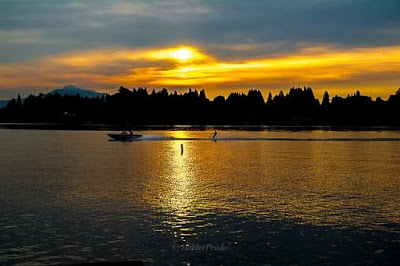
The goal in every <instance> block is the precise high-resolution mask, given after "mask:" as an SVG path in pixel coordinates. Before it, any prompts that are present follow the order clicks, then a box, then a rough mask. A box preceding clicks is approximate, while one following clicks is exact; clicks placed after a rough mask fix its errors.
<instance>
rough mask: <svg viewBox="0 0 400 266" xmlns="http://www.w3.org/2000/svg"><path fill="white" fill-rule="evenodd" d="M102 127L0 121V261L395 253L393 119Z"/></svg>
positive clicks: (398, 139) (276, 260)
mask: <svg viewBox="0 0 400 266" xmlns="http://www.w3.org/2000/svg"><path fill="white" fill-rule="evenodd" d="M106 133H107V132H105V131H56V130H54V131H51V130H11V129H1V130H0V145H1V153H0V203H1V209H0V265H8V264H21V265H30V264H32V265H41V264H43V265H48V264H60V263H71V264H73V263H86V262H100V261H128V260H129V261H130V260H142V261H145V262H150V263H151V262H153V263H154V264H156V265H158V264H171V265H177V264H181V263H182V264H185V265H186V264H188V263H190V264H196V263H211V264H228V265H229V264H238V263H243V264H272V265H276V264H279V265H282V264H283V265H287V264H300V265H301V264H358V265H365V264H388V265H391V264H396V263H398V262H399V259H400V256H399V251H400V199H399V192H400V191H399V190H400V164H399V162H400V132H398V131H318V130H316V131H296V132H290V131H279V130H277V131H228V130H227V131H219V132H218V135H217V140H216V141H212V140H210V136H211V135H212V133H213V131H211V130H210V131H168V130H165V131H142V133H143V134H146V136H145V137H144V138H143V139H142V140H140V141H133V142H117V141H110V140H109V138H108V136H107V135H106ZM181 144H183V154H182V153H181Z"/></svg>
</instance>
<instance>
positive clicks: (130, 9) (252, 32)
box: [0, 0, 400, 62]
mask: <svg viewBox="0 0 400 266" xmlns="http://www.w3.org/2000/svg"><path fill="white" fill-rule="evenodd" d="M399 14H400V1H398V0H382V1H377V0H355V1H354V0H353V1H348V0H329V1H328V0H302V1H296V0H265V1H261V0H253V1H242V0H240V1H239V0H230V1H211V0H208V1H195V0H191V1H63V0H59V1H50V0H47V1H33V0H31V1H15V0H0V50H1V51H2V52H1V53H2V55H1V59H0V60H1V61H3V62H12V61H20V60H27V59H33V58H35V57H40V56H44V55H47V56H50V55H52V54H54V53H62V52H65V51H71V50H83V49H93V48H99V47H122V48H135V47H141V48H143V47H153V46H165V45H175V44H180V43H190V44H194V45H198V46H200V47H203V48H207V50H208V51H209V52H211V53H213V55H214V56H220V57H237V58H240V57H241V56H255V57H256V56H258V55H265V54H273V53H287V52H289V51H292V50H295V49H297V48H299V47H303V46H306V45H331V46H339V47H359V46H363V47H365V46H381V45H382V46H383V45H395V44H398V43H399V41H400V32H399V30H398V29H399V28H400V16H399Z"/></svg>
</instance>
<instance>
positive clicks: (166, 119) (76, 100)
mask: <svg viewBox="0 0 400 266" xmlns="http://www.w3.org/2000/svg"><path fill="white" fill-rule="evenodd" d="M0 122H58V123H59V122H62V123H78V124H79V123H93V124H97V123H102V124H121V125H122V124H127V123H129V124H130V125H178V124H181V125H207V124H211V125H223V124H225V125H260V124H263V125H333V126H335V125H336V126H346V125H349V126H372V125H376V126H399V125H400V89H399V90H398V91H397V92H396V93H395V94H393V95H391V96H390V97H389V99H388V100H386V101H385V100H382V99H381V98H380V97H378V98H377V99H376V100H375V101H374V100H373V99H372V98H371V97H369V96H364V95H361V93H360V92H359V91H357V92H356V93H354V94H352V95H348V96H347V97H345V98H343V97H340V96H334V97H333V98H332V99H331V98H330V96H329V93H328V92H325V93H324V96H323V99H322V102H321V103H320V101H319V100H318V99H317V98H316V97H315V96H314V93H313V91H312V89H311V88H291V89H290V90H289V92H288V93H286V94H284V93H283V92H282V91H280V93H278V94H277V95H275V96H272V94H271V93H269V95H268V98H267V100H265V99H264V97H263V95H262V93H261V92H260V91H259V90H249V91H248V93H247V94H244V93H231V94H230V95H229V96H228V97H227V98H225V97H224V96H217V97H215V98H214V99H213V100H210V99H208V98H207V97H206V93H205V91H204V90H201V91H200V92H198V91H197V90H191V89H189V91H188V92H185V93H183V94H178V93H177V92H176V91H175V92H173V93H169V92H168V91H167V90H166V89H162V90H160V91H155V90H153V91H152V92H150V93H149V92H148V91H147V89H146V88H138V89H136V88H134V89H132V90H129V89H127V88H125V87H120V88H119V90H118V91H117V92H116V93H115V94H113V95H107V96H102V97H97V98H88V97H80V96H79V95H75V96H71V95H64V96H61V95H60V94H57V93H56V94H46V95H45V94H39V95H37V96H35V95H30V96H28V97H27V98H26V99H24V100H22V99H21V97H20V96H19V95H18V97H17V99H13V100H11V101H10V102H9V103H8V104H7V106H5V107H4V108H2V109H0Z"/></svg>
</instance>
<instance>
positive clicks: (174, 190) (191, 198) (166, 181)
mask: <svg viewBox="0 0 400 266" xmlns="http://www.w3.org/2000/svg"><path fill="white" fill-rule="evenodd" d="M171 136H172V137H174V138H187V137H188V135H187V132H186V131H173V132H172V134H171ZM191 146H192V142H190V141H170V142H168V143H167V150H168V156H167V157H166V158H165V159H166V160H165V163H164V164H163V166H164V169H163V185H164V188H163V189H161V191H162V195H161V198H160V206H161V208H162V209H163V210H167V212H168V214H169V219H167V220H166V221H165V223H166V224H167V225H169V226H170V227H171V234H173V235H174V237H176V238H180V239H181V240H182V241H186V239H185V237H186V236H189V235H193V234H194V233H193V232H192V231H193V230H194V228H193V227H192V226H190V223H191V218H193V217H194V216H193V209H194V208H195V206H194V204H195V200H196V198H198V196H197V194H198V191H197V190H196V188H197V186H196V185H195V180H194V179H195V178H196V172H195V171H196V170H195V168H194V166H193V159H194V158H195V154H193V150H192V149H191Z"/></svg>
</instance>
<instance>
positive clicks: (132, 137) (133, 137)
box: [107, 133, 142, 141]
mask: <svg viewBox="0 0 400 266" xmlns="http://www.w3.org/2000/svg"><path fill="white" fill-rule="evenodd" d="M107 135H108V136H109V137H110V138H112V139H114V140H121V141H129V140H137V139H138V138H141V137H142V135H139V134H113V133H110V134H107Z"/></svg>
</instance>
